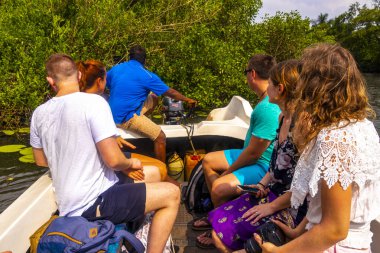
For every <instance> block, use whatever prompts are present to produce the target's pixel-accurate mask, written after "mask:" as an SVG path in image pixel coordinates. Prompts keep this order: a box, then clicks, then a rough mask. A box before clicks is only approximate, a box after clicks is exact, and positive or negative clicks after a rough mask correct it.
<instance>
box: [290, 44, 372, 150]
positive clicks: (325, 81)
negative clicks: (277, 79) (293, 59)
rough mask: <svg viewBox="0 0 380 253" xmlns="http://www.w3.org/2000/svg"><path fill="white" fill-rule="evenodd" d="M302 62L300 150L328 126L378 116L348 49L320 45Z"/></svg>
mask: <svg viewBox="0 0 380 253" xmlns="http://www.w3.org/2000/svg"><path fill="white" fill-rule="evenodd" d="M302 63H303V67H302V72H301V76H300V81H299V85H298V86H297V107H296V123H295V128H294V141H295V143H296V145H297V148H298V149H299V150H301V151H302V150H303V149H304V147H305V146H306V145H307V144H308V143H309V142H310V141H311V140H312V139H314V138H315V137H316V136H317V135H318V133H319V132H320V131H321V129H323V128H325V127H328V126H334V125H335V126H337V125H338V123H339V122H341V121H343V122H345V123H346V124H345V125H347V124H349V123H350V122H351V121H352V120H353V121H359V120H363V119H365V118H367V117H374V116H375V112H374V111H373V109H372V107H371V106H370V104H369V102H368V95H367V89H366V84H365V81H364V78H363V76H362V74H361V73H360V71H359V69H358V67H357V64H356V62H355V60H354V58H353V56H352V55H351V53H350V52H349V51H348V50H346V49H344V48H343V47H341V46H340V45H336V44H335V45H332V44H316V45H313V46H311V47H309V48H307V49H305V51H304V53H303V55H302Z"/></svg>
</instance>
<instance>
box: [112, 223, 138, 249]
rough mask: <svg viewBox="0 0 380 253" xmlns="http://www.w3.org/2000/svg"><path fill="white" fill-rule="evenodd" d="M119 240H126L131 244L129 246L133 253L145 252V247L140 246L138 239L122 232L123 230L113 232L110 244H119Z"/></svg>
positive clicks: (126, 232) (124, 231)
mask: <svg viewBox="0 0 380 253" xmlns="http://www.w3.org/2000/svg"><path fill="white" fill-rule="evenodd" d="M121 239H125V240H127V241H128V242H129V243H130V244H131V246H132V247H133V248H134V249H135V252H137V253H144V252H145V247H144V245H143V244H142V242H141V241H140V240H139V239H137V238H136V236H135V235H134V234H132V233H129V232H128V231H127V230H124V229H121V230H117V231H115V233H114V234H113V237H112V239H111V240H110V243H116V242H119V241H120V240H121Z"/></svg>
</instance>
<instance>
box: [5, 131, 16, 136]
mask: <svg viewBox="0 0 380 253" xmlns="http://www.w3.org/2000/svg"><path fill="white" fill-rule="evenodd" d="M3 133H5V134H6V135H14V134H15V131H12V130H3Z"/></svg>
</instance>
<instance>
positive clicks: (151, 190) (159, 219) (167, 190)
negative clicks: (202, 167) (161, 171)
mask: <svg viewBox="0 0 380 253" xmlns="http://www.w3.org/2000/svg"><path fill="white" fill-rule="evenodd" d="M179 200H180V191H179V188H178V187H176V186H175V185H173V184H170V183H166V182H162V183H150V184H149V183H148V184H146V202H145V213H149V212H151V211H155V214H154V216H153V220H152V224H151V226H150V229H149V235H148V246H147V250H146V252H147V253H152V252H160V253H161V252H163V250H164V247H165V244H166V241H167V240H168V238H169V235H170V232H171V231H172V228H173V225H174V221H175V219H176V217H177V213H178V208H179Z"/></svg>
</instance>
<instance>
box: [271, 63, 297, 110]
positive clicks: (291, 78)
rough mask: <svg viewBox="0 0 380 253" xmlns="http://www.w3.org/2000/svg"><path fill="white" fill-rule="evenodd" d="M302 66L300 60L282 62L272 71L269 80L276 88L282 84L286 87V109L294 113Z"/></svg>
mask: <svg viewBox="0 0 380 253" xmlns="http://www.w3.org/2000/svg"><path fill="white" fill-rule="evenodd" d="M301 69H302V65H301V62H300V61H298V60H287V61H282V62H280V63H278V64H276V65H275V66H273V68H272V69H271V70H270V72H269V78H270V80H271V81H272V83H273V85H274V86H278V85H279V84H280V83H281V84H282V85H283V86H284V93H283V94H282V95H283V96H284V98H285V109H286V110H287V111H290V112H293V111H294V107H295V105H294V102H295V93H296V86H297V82H298V80H299V77H300V73H301Z"/></svg>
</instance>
